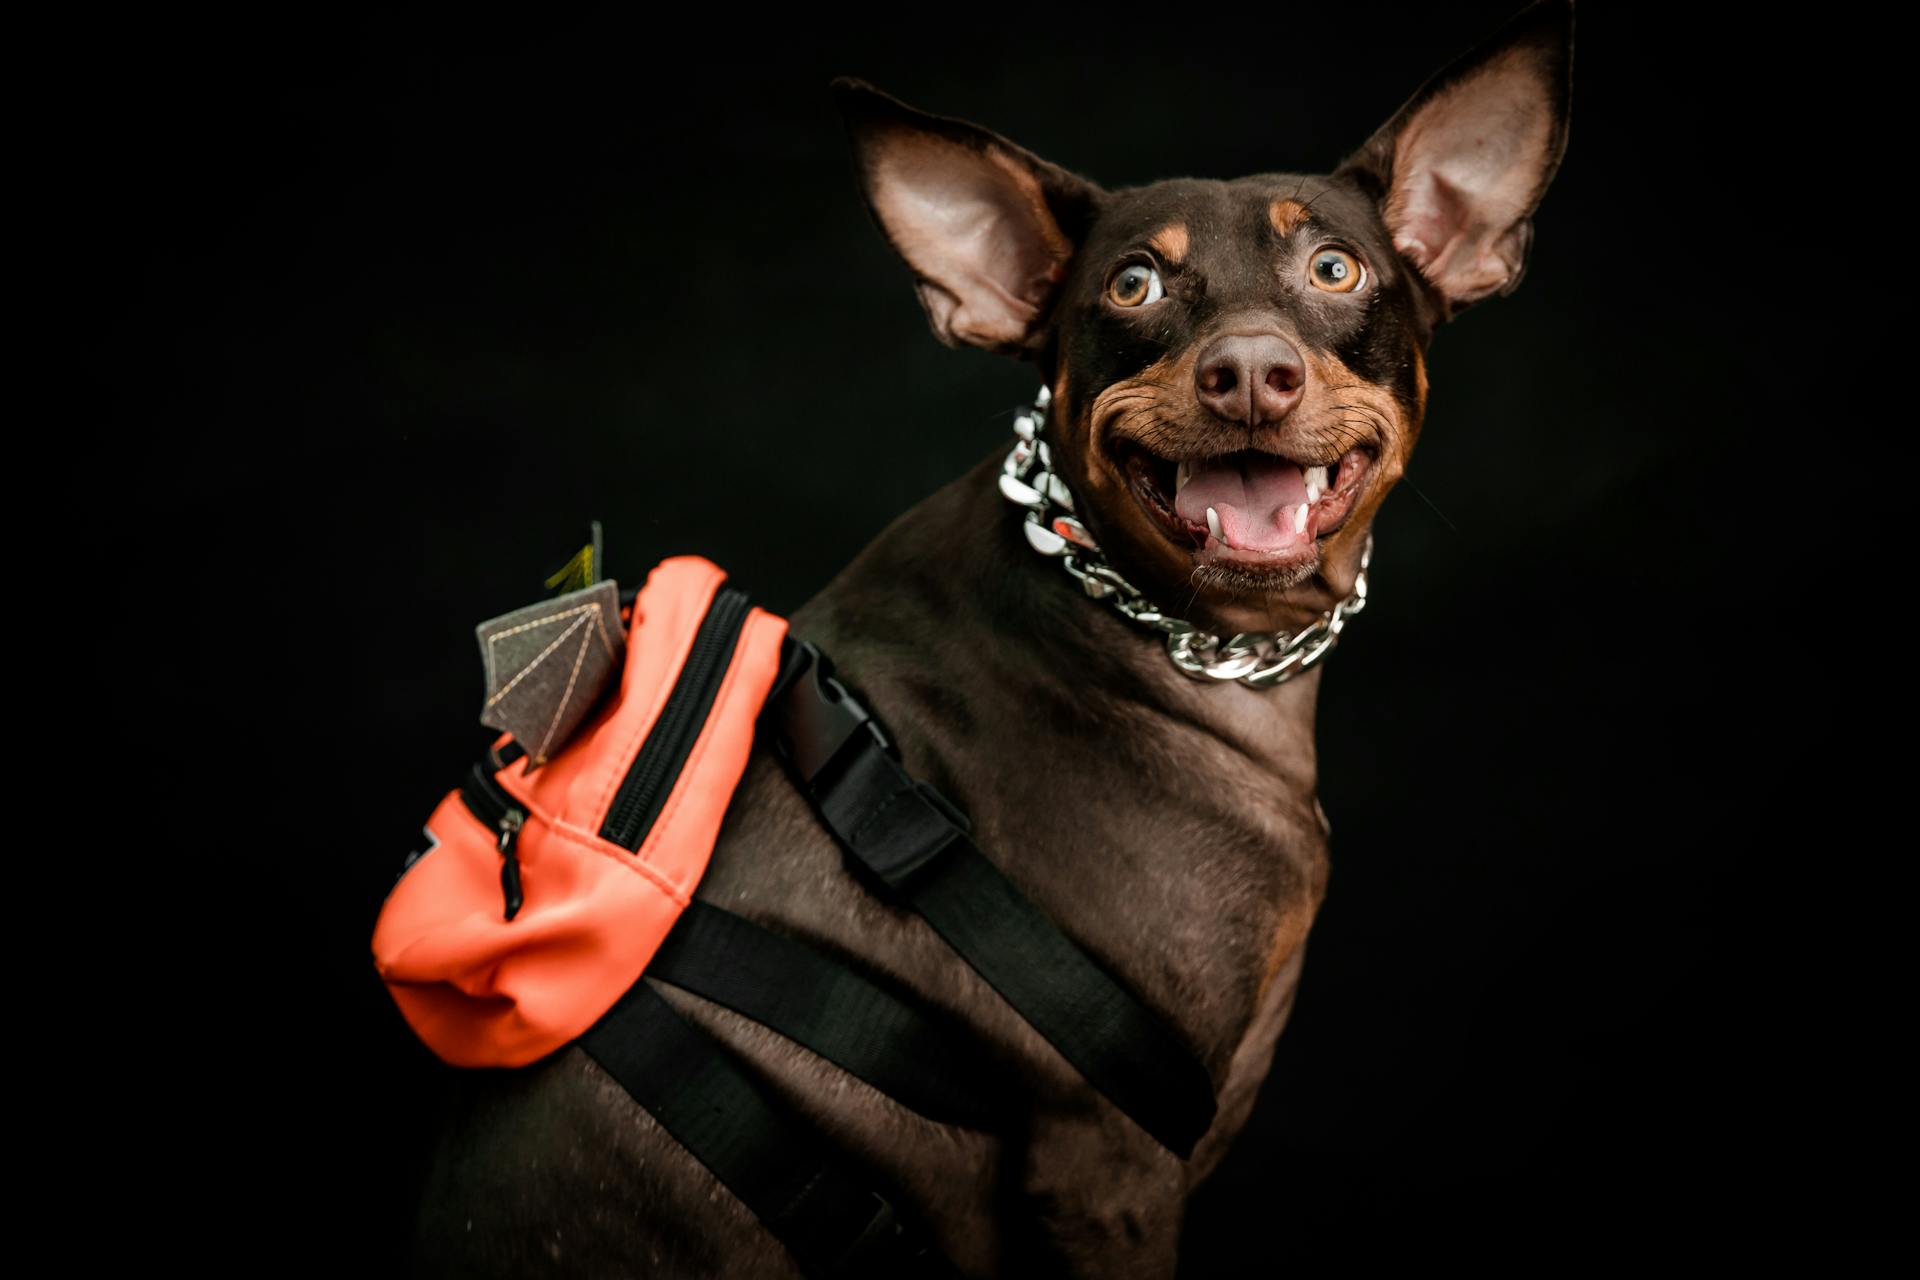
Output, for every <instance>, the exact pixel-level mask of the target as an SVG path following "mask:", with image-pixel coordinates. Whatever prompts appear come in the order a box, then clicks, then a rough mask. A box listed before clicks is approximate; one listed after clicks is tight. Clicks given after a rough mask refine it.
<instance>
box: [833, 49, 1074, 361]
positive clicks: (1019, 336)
mask: <svg viewBox="0 0 1920 1280" xmlns="http://www.w3.org/2000/svg"><path fill="white" fill-rule="evenodd" d="M832 88H833V96H834V101H835V102H836V103H837V104H838V105H839V107H840V110H841V112H842V114H843V115H844V116H845V117H846V122H847V134H848V137H849V138H850V139H851V141H852V143H853V155H854V163H855V166H856V167H857V169H858V171H859V175H860V183H861V190H862V194H864V195H865V197H866V200H867V208H868V209H869V210H870V211H871V212H872V214H873V220H874V222H875V223H876V224H877V225H878V226H879V228H880V231H881V234H882V235H884V236H885V237H886V239H887V243H889V244H891V245H892V246H893V248H894V251H895V252H897V253H898V254H899V255H900V256H901V258H903V259H905V261H906V264H907V266H909V267H910V268H912V270H913V274H914V277H915V279H916V281H917V287H918V289H919V293H920V302H921V305H923V306H924V307H925V308H926V309H927V320H928V322H929V323H930V324H931V325H932V326H933V332H934V336H935V337H937V338H939V339H940V341H942V342H944V343H946V344H947V345H948V346H950V347H959V346H975V347H981V348H984V349H986V350H988V351H997V352H1001V353H1004V354H1008V355H1018V356H1026V355H1032V354H1033V353H1035V352H1037V351H1038V350H1039V349H1040V348H1041V347H1043V346H1044V345H1045V333H1046V327H1047V320H1048V318H1049V315H1050V314H1051V312H1052V309H1053V304H1054V302H1055V300H1056V298H1057V295H1058V292H1059V286H1060V282H1061V281H1062V280H1063V279H1065V278H1066V272H1067V263H1068V262H1069V261H1070V260H1071V259H1072V257H1073V254H1074V250H1075V248H1076V247H1077V246H1078V244H1079V242H1080V240H1081V238H1082V236H1083V235H1084V234H1085V232H1086V229H1087V227H1088V226H1090V225H1091V224H1092V221H1093V217H1094V215H1095V213H1096V211H1097V207H1098V204H1099V201H1100V197H1101V196H1102V195H1103V194H1104V193H1103V192H1102V191H1101V190H1100V188H1099V187H1097V186H1095V185H1094V184H1093V183H1091V182H1088V181H1087V180H1085V179H1084V178H1080V177H1077V176H1076V175H1074V174H1071V173H1068V172H1067V171H1066V170H1064V169H1062V168H1060V167H1058V166H1057V165H1052V164H1049V163H1047V162H1046V161H1045V160H1042V159H1041V158H1040V157H1038V156H1036V155H1034V154H1033V153H1032V152H1029V151H1027V150H1025V149H1024V148H1021V147H1018V146H1015V145H1014V144H1013V143H1011V142H1009V141H1007V140H1006V139H1005V138H1003V137H1001V136H1000V135H999V134H997V133H994V132H992V131H991V130H988V129H982V128H981V127H979V126H978V125H974V124H969V123H967V122H966V121H964V120H954V119H950V118H948V117H945V116H933V115H927V114H926V113H924V112H920V111H915V110H914V109H913V108H911V107H909V106H907V105H906V104H905V103H903V102H900V101H899V100H897V99H895V98H892V97H889V96H888V95H886V94H884V93H882V92H880V91H879V90H878V89H875V88H874V87H873V86H872V85H870V84H867V83H866V82H865V81H862V80H856V79H853V78H851V77H849V76H842V77H840V78H839V79H837V80H835V81H833V85H832Z"/></svg>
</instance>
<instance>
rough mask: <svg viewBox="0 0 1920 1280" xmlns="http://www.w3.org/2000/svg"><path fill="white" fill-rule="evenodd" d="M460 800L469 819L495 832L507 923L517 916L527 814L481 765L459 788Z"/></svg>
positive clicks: (501, 891)
mask: <svg viewBox="0 0 1920 1280" xmlns="http://www.w3.org/2000/svg"><path fill="white" fill-rule="evenodd" d="M460 799H461V800H463V801H465V802H466V806H467V808H468V809H469V810H470V811H472V813H473V816H474V817H476V818H478V819H480V821H481V822H483V823H485V824H486V825H487V826H489V827H492V828H493V829H494V830H495V831H497V832H499V837H498V839H497V840H496V841H495V845H496V847H497V848H498V849H499V850H500V896H501V897H502V898H503V899H504V900H505V901H506V907H507V919H509V920H511V919H513V918H514V917H515V916H517V915H519V914H520V904H521V902H522V897H521V893H520V851H519V843H520V828H521V827H523V826H525V825H526V821H527V811H526V810H525V809H523V808H521V807H520V802H519V801H518V800H516V799H514V798H513V793H512V792H510V791H508V790H507V789H506V788H505V787H503V786H501V785H500V784H499V782H498V781H496V780H495V779H494V776H493V775H492V774H491V773H488V772H487V769H486V766H485V765H479V764H476V765H474V766H473V771H472V772H471V773H470V774H468V775H467V780H466V781H465V782H463V783H461V784H460Z"/></svg>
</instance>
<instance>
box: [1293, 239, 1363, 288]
mask: <svg viewBox="0 0 1920 1280" xmlns="http://www.w3.org/2000/svg"><path fill="white" fill-rule="evenodd" d="M1366 278H1367V269H1366V268H1365V267H1363V266H1361V265H1360V260H1359V259H1358V258H1356V257H1354V256H1353V255H1352V254H1350V253H1348V252H1347V251H1346V250H1345V249H1333V248H1327V249H1321V250H1318V251H1317V252H1315V253H1314V255H1313V257H1312V258H1310V259H1308V260H1307V279H1309V280H1311V281H1313V287H1314V288H1316V289H1321V290H1324V291H1325V292H1327V293H1352V292H1353V291H1354V290H1355V289H1358V288H1359V287H1360V286H1361V284H1362V283H1364V282H1365V280H1366Z"/></svg>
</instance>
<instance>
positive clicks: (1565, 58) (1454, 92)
mask: <svg viewBox="0 0 1920 1280" xmlns="http://www.w3.org/2000/svg"><path fill="white" fill-rule="evenodd" d="M1572 87H1573V4H1572V0H1540V2H1539V3H1536V4H1533V5H1531V6H1529V7H1528V8H1526V9H1525V10H1523V11H1521V12H1520V13H1519V14H1517V15H1515V16H1514V17H1513V18H1511V19H1509V20H1508V22H1507V23H1506V25H1504V26H1502V27H1501V28H1500V29H1499V30H1498V31H1496V32H1494V33H1493V34H1492V35H1491V36H1489V37H1487V38H1486V39H1485V40H1483V41H1481V42H1480V43H1479V44H1478V45H1476V46H1475V47H1474V48H1473V49H1472V50H1470V51H1468V52H1467V53H1465V54H1463V55H1461V56H1460V57H1459V58H1456V59H1455V60H1454V61H1453V62H1452V63H1450V64H1449V65H1448V66H1446V67H1445V68H1443V69H1442V70H1441V71H1440V72H1438V73H1437V74H1436V75H1434V76H1433V77H1432V78H1431V79H1429V80H1428V81H1427V82H1426V83H1425V84H1423V85H1422V86H1420V88H1419V90H1418V91H1417V92H1415V93H1414V95H1413V97H1411V98H1409V99H1408V100H1407V102H1406V105H1404V106H1402V107H1401V108H1400V110H1399V111H1397V112H1395V113H1394V116H1393V118H1392V119H1390V120H1389V121H1387V123H1386V124H1384V125H1382V126H1381V127H1380V129H1379V131H1378V132H1376V133H1375V134H1374V135H1373V137H1371V138H1369V139H1368V140H1367V142H1366V143H1365V144H1364V145H1363V146H1361V147H1360V148H1359V150H1357V151H1355V152H1354V153H1353V154H1352V155H1350V156H1349V157H1347V159H1346V160H1345V161H1343V162H1342V163H1341V165H1340V168H1339V169H1338V170H1336V175H1338V174H1352V175H1354V176H1357V177H1359V178H1360V179H1361V180H1362V182H1363V183H1364V184H1365V185H1366V186H1367V187H1368V188H1369V189H1370V190H1372V191H1373V192H1374V194H1375V197H1376V198H1377V199H1379V200H1380V202H1381V214H1382V217H1383V218H1384V219H1385V221H1386V224H1387V229H1388V231H1390V232H1391V233H1392V235H1393V243H1394V247H1395V248H1396V249H1398V250H1399V251H1400V254H1401V256H1402V257H1404V258H1405V259H1406V260H1407V261H1408V262H1410V263H1412V264H1413V266H1414V267H1416V268H1417V269H1418V270H1419V272H1420V274H1421V276H1422V277H1423V278H1424V279H1425V280H1426V282H1427V284H1428V285H1429V286H1430V292H1431V294H1432V295H1433V297H1434V299H1435V302H1436V305H1437V309H1438V312H1439V319H1441V320H1446V319H1449V318H1451V317H1452V316H1453V315H1456V314H1458V313H1459V312H1460V311H1461V310H1463V309H1464V308H1466V307H1468V306H1470V305H1472V304H1473V303H1475V302H1478V301H1479V300H1480V299H1482V298H1485V297H1488V296H1489V295H1492V294H1496V293H1498V294H1508V293H1512V292H1513V291H1514V289H1515V288H1517V287H1518V286H1519V284H1520V278H1521V277H1522V276H1523V275H1525V274H1526V268H1527V255H1528V251H1529V250H1530V249H1531V247H1532V244H1533V221H1532V217H1533V212H1534V210H1535V209H1537V208H1538V207H1539V205H1540V199H1541V197H1542V196H1544V195H1545V194H1546V190H1547V184H1548V183H1549V182H1551V181H1552V180H1553V175H1554V174H1555V172H1557V171H1558V170H1559V168H1560V158H1561V156H1563V155H1564V154H1565V153H1566V149H1567V121H1568V116H1569V114H1570V107H1571V95H1572Z"/></svg>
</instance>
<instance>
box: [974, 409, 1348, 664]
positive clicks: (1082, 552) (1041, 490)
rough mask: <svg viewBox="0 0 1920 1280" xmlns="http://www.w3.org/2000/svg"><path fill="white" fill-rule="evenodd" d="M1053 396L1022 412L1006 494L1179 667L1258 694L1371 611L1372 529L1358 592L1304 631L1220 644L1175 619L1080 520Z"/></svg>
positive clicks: (1077, 577)
mask: <svg viewBox="0 0 1920 1280" xmlns="http://www.w3.org/2000/svg"><path fill="white" fill-rule="evenodd" d="M1052 400H1053V392H1052V391H1051V390H1050V389H1049V388H1047V387H1044V386H1043V387H1041V388H1040V393H1039V394H1038V395H1036V396H1035V397H1034V399H1033V405H1032V407H1031V408H1028V409H1026V410H1023V411H1022V412H1021V413H1019V414H1016V415H1015V416H1014V419H1013V433H1014V436H1015V437H1016V439H1015V440H1014V442H1013V448H1012V450H1011V451H1010V452H1009V453H1008V454H1007V460H1006V463H1005V464H1004V465H1003V466H1002V468H1001V472H1000V492H1001V494H1002V495H1003V496H1005V498H1006V499H1007V501H1009V502H1011V503H1013V504H1014V505H1015V506H1018V507H1023V508H1025V510H1026V523H1025V525H1024V531H1025V533H1026V535H1027V542H1028V543H1029V544H1030V545H1031V546H1032V547H1033V549H1034V550H1035V551H1038V552H1039V553H1040V554H1041V555H1045V556H1054V557H1057V558H1058V559H1059V561H1060V563H1061V565H1062V566H1064V567H1065V569H1066V571H1067V572H1068V573H1069V574H1071V575H1072V577H1073V579H1074V581H1076V582H1078V583H1079V584H1080V588H1081V590H1083V591H1085V592H1086V593H1087V595H1088V596H1089V597H1091V598H1093V599H1095V600H1104V601H1106V602H1107V603H1108V604H1110V605H1112V606H1113V608H1114V610H1115V611H1116V612H1118V613H1119V614H1120V615H1121V616H1122V617H1124V618H1127V619H1129V620H1130V621H1132V622H1135V623H1138V624H1139V625H1141V626H1143V627H1149V628H1152V629H1153V630H1155V631H1158V632H1160V633H1161V634H1163V635H1165V636H1166V638H1167V656H1168V657H1170V658H1172V659H1173V665H1174V666H1176V667H1178V668H1180V670H1182V671H1184V672H1186V673H1187V674H1188V675H1190V676H1192V677H1193V678H1194V679H1196V680H1238V681H1239V682H1240V683H1241V684H1244V685H1250V686H1252V687H1253V688H1256V689H1270V688H1272V687H1273V686H1274V685H1277V684H1283V683H1285V682H1286V681H1288V680H1291V679H1293V677H1295V676H1297V675H1299V674H1300V673H1301V672H1302V671H1305V670H1307V669H1308V668H1309V667H1311V666H1313V665H1314V664H1315V663H1317V662H1319V661H1320V660H1321V659H1322V658H1324V657H1325V656H1326V655H1327V653H1328V651H1329V650H1331V649H1332V648H1333V646H1334V644H1335V643H1336V642H1337V641H1338V640H1339V639H1340V632H1341V630H1342V629H1343V628H1344V627H1345V626H1346V625H1347V619H1349V618H1351V617H1353V616H1354V615H1355V614H1357V613H1359V612H1360V611H1361V610H1362V609H1365V608H1366V607H1367V566H1368V565H1370V564H1371V563H1372V562H1373V531H1372V530H1368V531H1367V543H1366V546H1365V547H1363V548H1362V549H1361V551H1360V572H1359V573H1358V574H1357V575H1356V576H1355V577H1354V580H1353V594H1352V595H1349V596H1348V597H1347V598H1346V599H1345V600H1342V601H1341V602H1340V603H1339V604H1336V605H1334V606H1333V608H1331V609H1329V610H1327V612H1325V613H1323V614H1321V615H1320V617H1318V618H1316V619H1315V620H1314V621H1312V622H1311V623H1308V624H1307V625H1306V626H1305V627H1303V628H1302V629H1301V630H1299V631H1297V632H1294V633H1293V634H1291V635H1289V634H1288V633H1287V632H1285V631H1242V632H1240V633H1238V634H1237V635H1234V636H1231V637H1229V638H1227V639H1224V640H1223V639H1221V638H1220V637H1219V636H1217V635H1215V634H1213V633H1212V632H1211V631H1202V630H1200V629H1199V628H1198V627H1195V626H1194V625H1193V624H1192V623H1190V622H1186V621H1183V620H1181V619H1179V618H1174V617H1169V616H1168V615H1167V614H1165V613H1163V612H1162V611H1161V610H1160V608H1159V606H1157V605H1155V604H1154V603H1153V602H1152V601H1150V600H1148V599H1147V598H1146V597H1145V596H1144V595H1142V594H1141V593H1140V590H1139V588H1137V587H1135V586H1134V585H1133V584H1132V583H1131V582H1128V581H1127V580H1126V579H1125V578H1124V577H1122V576H1121V575H1120V573H1119V571H1118V570H1116V569H1115V568H1114V567H1113V566H1112V565H1109V564H1108V563H1107V562H1106V559H1105V558H1104V557H1103V556H1102V555H1101V554H1100V548H1099V546H1098V544H1096V543H1095V542H1094V539H1093V535H1092V534H1090V533H1088V532H1087V527H1086V525H1084V524H1082V523H1081V522H1080V519H1079V518H1078V517H1077V516H1076V515H1075V514H1074V508H1073V494H1072V492H1071V491H1069V490H1068V488H1067V486H1066V482H1065V481H1063V480H1062V479H1061V478H1060V477H1059V476H1058V475H1057V474H1056V473H1055V472H1054V470H1053V455H1052V450H1051V449H1049V447H1048V445H1047V442H1046V441H1045V440H1043V439H1041V438H1040V433H1041V431H1042V430H1043V429H1044V428H1045V427H1046V423H1047V406H1048V405H1049V404H1050V403H1051V402H1052Z"/></svg>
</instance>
